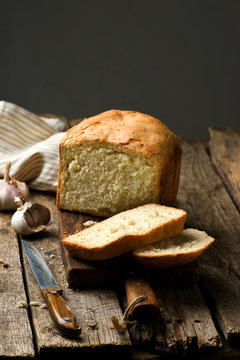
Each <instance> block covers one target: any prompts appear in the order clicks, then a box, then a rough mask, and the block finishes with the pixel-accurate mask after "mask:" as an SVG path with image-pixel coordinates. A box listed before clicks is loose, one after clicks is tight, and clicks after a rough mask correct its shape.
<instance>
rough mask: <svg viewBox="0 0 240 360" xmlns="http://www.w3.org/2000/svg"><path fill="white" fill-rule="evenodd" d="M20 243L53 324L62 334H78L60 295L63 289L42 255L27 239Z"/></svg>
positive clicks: (70, 313) (71, 315) (71, 316)
mask: <svg viewBox="0 0 240 360" xmlns="http://www.w3.org/2000/svg"><path fill="white" fill-rule="evenodd" d="M21 243H22V245H23V248H24V252H25V255H26V258H27V260H28V262H29V265H30V267H31V269H32V272H33V275H34V276H35V278H36V280H37V282H38V285H39V287H40V289H41V292H42V295H43V298H44V300H45V302H46V304H47V306H48V309H49V311H50V314H51V317H52V319H53V321H54V323H55V325H56V326H57V328H58V329H59V330H60V332H61V333H63V334H64V335H67V336H77V335H79V334H80V332H81V328H80V327H79V326H78V325H77V324H76V322H75V320H74V317H73V314H72V312H71V310H70V308H69V306H68V304H67V302H66V300H65V299H64V298H63V296H62V294H63V290H62V289H61V287H60V286H59V285H58V283H57V281H56V279H55V277H54V275H53V273H52V271H51V270H50V268H49V267H48V265H47V263H46V261H45V259H44V257H43V255H42V254H41V253H40V252H39V251H38V249H37V248H36V247H35V246H34V245H32V244H30V242H29V241H28V240H24V239H23V238H22V239H21Z"/></svg>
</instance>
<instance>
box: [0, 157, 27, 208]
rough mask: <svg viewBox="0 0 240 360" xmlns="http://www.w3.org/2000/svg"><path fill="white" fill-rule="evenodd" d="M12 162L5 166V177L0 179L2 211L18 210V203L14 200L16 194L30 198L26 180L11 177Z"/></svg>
mask: <svg viewBox="0 0 240 360" xmlns="http://www.w3.org/2000/svg"><path fill="white" fill-rule="evenodd" d="M10 167H11V163H10V162H8V163H7V164H6V167H5V174H4V179H1V180H0V211H2V210H16V209H17V204H16V202H15V200H14V198H15V197H16V196H18V197H20V198H23V199H25V200H28V199H29V197H30V194H29V189H28V187H27V185H26V184H25V183H24V182H21V181H18V180H15V179H14V178H9V171H10Z"/></svg>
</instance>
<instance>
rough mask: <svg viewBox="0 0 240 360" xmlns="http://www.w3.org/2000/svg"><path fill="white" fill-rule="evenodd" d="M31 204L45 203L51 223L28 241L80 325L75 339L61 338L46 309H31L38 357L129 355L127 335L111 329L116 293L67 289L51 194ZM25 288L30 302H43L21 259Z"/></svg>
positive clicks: (117, 311) (119, 313) (119, 312)
mask: <svg viewBox="0 0 240 360" xmlns="http://www.w3.org/2000/svg"><path fill="white" fill-rule="evenodd" d="M33 201H37V202H39V203H42V204H45V205H46V206H47V207H48V208H49V209H50V211H51V214H52V222H51V225H50V226H49V228H48V229H47V230H46V231H45V232H42V233H39V234H35V235H33V236H30V237H29V239H30V241H32V243H33V244H34V245H35V246H36V247H37V248H38V249H39V250H40V251H41V253H42V255H43V256H44V258H45V260H46V262H47V263H48V265H49V267H50V268H51V270H52V272H53V274H54V276H55V278H56V280H57V282H58V284H59V285H60V286H61V287H62V288H63V292H64V298H65V299H66V301H67V303H68V305H69V307H70V309H71V310H72V312H73V315H74V316H75V317H76V322H77V323H78V324H79V325H80V326H81V334H80V336H79V338H78V339H69V338H67V337H64V336H62V335H61V334H60V333H59V332H58V330H57V329H56V327H55V326H54V323H53V322H52V319H51V317H50V314H49V312H48V310H47V309H45V308H42V307H41V306H31V310H32V319H33V324H34V329H35V337H36V343H37V348H38V352H39V354H40V356H47V355H49V354H57V353H58V351H59V349H61V353H66V352H68V351H69V352H70V353H74V354H75V353H82V352H93V351H94V352H96V351H97V352H99V353H101V352H102V351H105V350H106V349H107V350H108V351H110V352H111V351H113V352H115V353H121V352H123V353H125V352H129V349H130V347H131V342H130V339H129V336H128V333H127V332H126V333H125V334H123V335H122V334H119V333H118V332H117V331H116V330H115V329H112V323H111V316H112V315H115V316H117V317H118V318H121V317H122V310H121V308H120V305H119V301H118V299H117V296H116V293H115V291H114V290H111V289H94V288H93V289H88V290H87V289H85V290H79V291H77V290H74V289H71V288H68V284H67V281H66V277H65V271H64V265H63V262H62V256H61V249H60V245H59V232H58V214H57V210H56V206H55V197H54V196H53V195H49V196H47V197H46V196H44V195H42V194H40V193H35V194H34V198H33ZM25 269H26V275H27V285H28V293H29V298H30V301H31V302H33V303H39V304H40V305H41V304H42V303H43V298H42V295H41V291H40V289H39V287H38V285H37V283H36V280H35V278H34V277H33V275H32V273H31V269H30V268H29V264H28V263H27V260H25Z"/></svg>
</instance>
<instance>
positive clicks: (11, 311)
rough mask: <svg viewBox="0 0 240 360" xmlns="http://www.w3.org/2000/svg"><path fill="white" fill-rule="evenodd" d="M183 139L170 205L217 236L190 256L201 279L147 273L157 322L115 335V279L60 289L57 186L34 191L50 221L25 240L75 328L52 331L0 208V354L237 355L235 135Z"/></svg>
mask: <svg viewBox="0 0 240 360" xmlns="http://www.w3.org/2000/svg"><path fill="white" fill-rule="evenodd" d="M181 144H182V150H183V159H182V172H181V179H180V188H179V193H178V199H177V204H176V206H178V207H181V208H183V209H185V210H186V211H187V213H188V218H187V223H186V227H195V228H198V229H200V230H205V231H206V232H207V233H208V234H209V235H212V236H213V237H214V238H215V239H216V241H215V242H214V244H213V245H212V247H210V248H209V249H208V250H207V251H206V252H205V253H204V254H203V255H202V256H201V257H200V258H199V259H198V260H197V261H196V262H195V263H194V266H195V267H196V268H197V269H198V270H199V279H196V280H195V281H194V280H192V281H179V282H177V283H176V282H173V283H171V282H170V283H166V282H165V283H164V282H163V281H162V279H161V273H160V274H159V279H158V278H157V277H156V276H155V277H154V281H153V283H152V286H153V288H154V291H155V294H156V295H157V297H158V300H159V304H160V309H161V321H157V322H150V323H142V324H135V325H134V326H131V327H130V326H129V328H128V330H127V331H126V332H125V333H124V334H120V333H119V332H118V331H117V330H116V329H114V328H113V326H112V323H111V316H112V315H115V316H117V317H118V318H119V319H120V318H121V317H122V315H123V311H124V306H125V298H124V292H122V291H121V289H122V284H121V283H119V284H116V283H115V284H114V285H113V286H112V287H111V286H109V287H105V288H98V289H97V288H91V289H71V288H69V287H68V284H67V281H66V276H65V269H64V266H63V261H62V256H61V247H60V243H59V227H58V213H57V209H56V206H55V194H44V193H40V192H32V201H36V202H39V203H42V204H45V205H47V206H48V207H49V208H50V210H51V213H52V223H51V225H50V226H49V228H48V229H47V230H46V231H44V232H42V233H39V234H38V235H35V236H32V237H31V239H32V242H34V244H35V245H36V247H37V248H38V249H39V250H40V251H41V253H42V254H43V256H44V257H45V259H46V261H47V263H48V264H49V266H50V268H51V269H52V271H53V273H54V275H55V277H56V279H57V281H58V283H59V284H60V285H61V286H62V287H63V289H64V296H65V297H66V299H67V301H68V303H69V305H70V307H71V309H72V311H73V313H74V314H75V316H76V318H77V321H78V323H79V324H80V325H81V327H82V333H81V335H80V337H79V338H78V339H69V338H66V337H63V336H62V335H60V334H59V332H58V331H57V330H56V328H55V327H54V325H53V323H52V320H51V318H50V315H49V312H48V310H47V309H46V308H45V307H44V306H42V304H43V298H42V296H41V292H40V290H39V288H38V285H37V283H36V281H35V279H34V278H33V275H32V273H31V270H30V268H29V265H28V263H27V261H26V259H25V255H24V254H23V253H22V251H21V248H19V243H18V240H17V237H16V235H15V233H14V231H13V230H12V228H11V224H10V220H11V214H10V213H7V212H6V213H1V215H0V258H1V259H0V272H1V275H0V309H1V310H0V320H1V321H0V357H4V358H44V359H45V358H46V357H47V356H48V355H49V356H52V355H57V354H60V355H67V356H71V358H74V357H78V358H80V357H81V359H83V358H88V359H89V358H90V356H91V355H94V356H100V355H104V358H108V356H109V358H110V357H111V358H112V357H113V356H114V357H115V358H123V357H126V358H130V359H136V360H137V359H164V358H165V357H166V358H169V357H170V358H171V357H176V355H177V357H178V358H180V357H183V358H185V359H188V358H189V359H191V358H194V359H200V358H204V359H240V349H238V348H239V347H240V214H239V211H240V165H239V164H240V133H239V132H237V131H234V130H231V129H217V128H211V129H210V141H209V142H207V141H206V142H205V141H197V140H192V139H185V138H182V139H181ZM158 280H159V281H158ZM197 280H198V281H197ZM26 304H27V306H24V305H26ZM21 305H22V307H21Z"/></svg>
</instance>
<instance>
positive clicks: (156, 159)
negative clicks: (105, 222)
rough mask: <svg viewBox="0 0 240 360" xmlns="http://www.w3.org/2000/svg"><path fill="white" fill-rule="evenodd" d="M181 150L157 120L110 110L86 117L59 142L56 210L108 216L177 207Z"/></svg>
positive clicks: (166, 128)
mask: <svg viewBox="0 0 240 360" xmlns="http://www.w3.org/2000/svg"><path fill="white" fill-rule="evenodd" d="M181 151H182V150H181V147H180V143H179V139H178V138H177V136H176V135H175V134H173V133H172V132H171V131H170V129H169V128H168V127H167V126H166V125H165V124H163V123H162V122H161V121H160V120H158V119H156V118H154V117H152V116H149V115H146V114H142V113H139V112H136V111H121V110H109V111H105V112H104V113H101V114H99V115H96V116H93V117H91V118H89V119H85V120H83V121H82V122H81V123H80V124H78V125H76V126H75V127H73V128H71V129H70V130H69V131H68V132H67V133H66V135H65V137H64V138H63V140H62V142H61V144H60V163H59V177H58V189H57V198H56V203H57V207H58V208H59V209H65V210H70V211H79V212H81V213H89V214H92V215H96V216H101V217H109V216H112V215H115V214H117V213H119V212H121V211H125V210H128V209H133V208H135V207H137V206H140V205H144V204H148V203H156V204H162V205H168V206H173V205H174V204H175V200H176V196H177V192H178V183H179V176H180V168H181V153H182V152H181Z"/></svg>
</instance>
